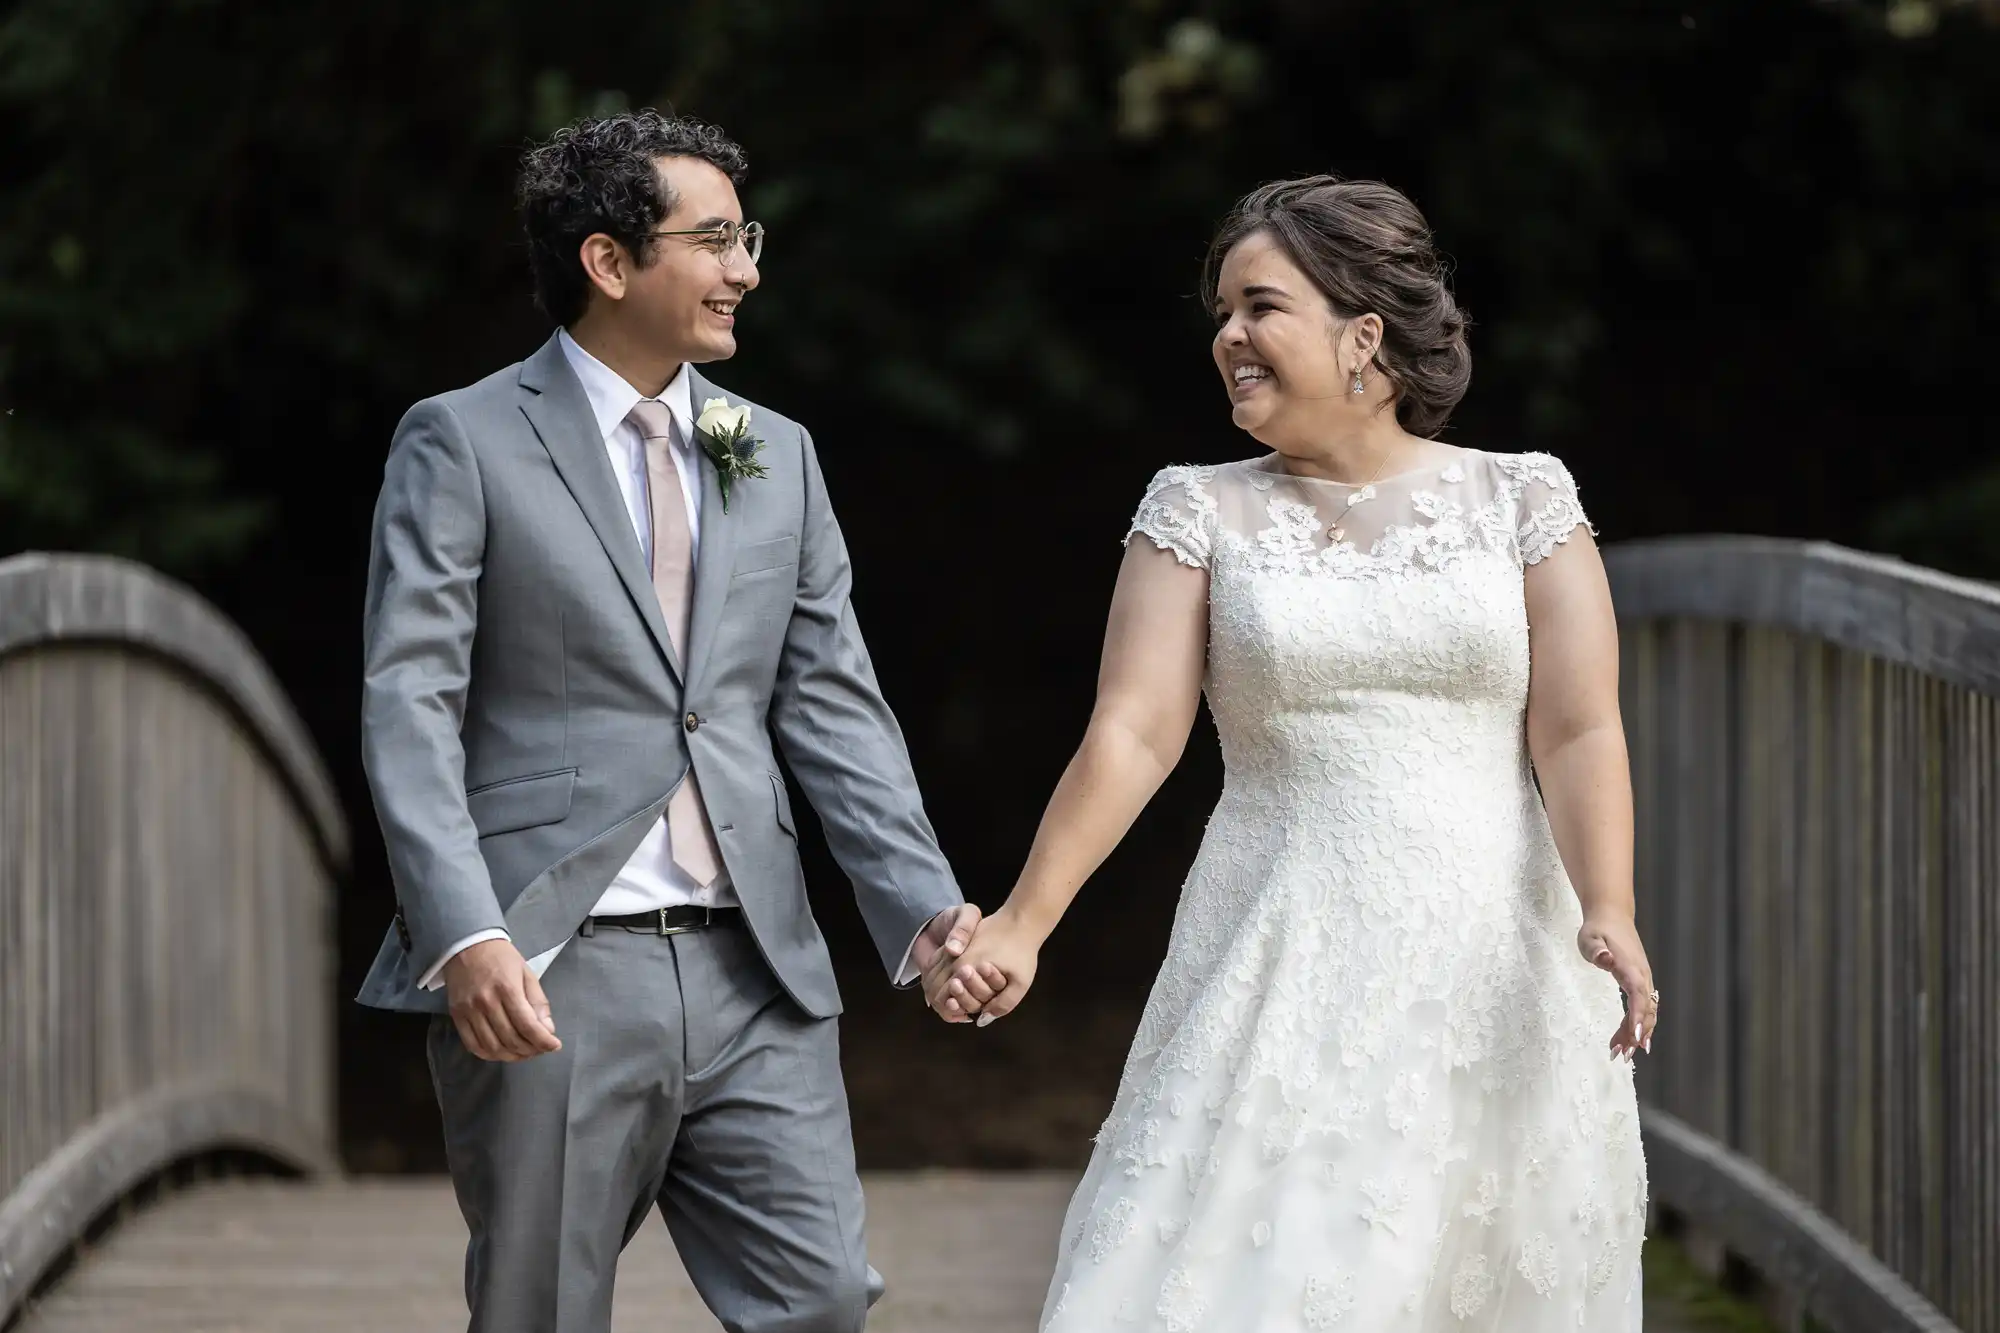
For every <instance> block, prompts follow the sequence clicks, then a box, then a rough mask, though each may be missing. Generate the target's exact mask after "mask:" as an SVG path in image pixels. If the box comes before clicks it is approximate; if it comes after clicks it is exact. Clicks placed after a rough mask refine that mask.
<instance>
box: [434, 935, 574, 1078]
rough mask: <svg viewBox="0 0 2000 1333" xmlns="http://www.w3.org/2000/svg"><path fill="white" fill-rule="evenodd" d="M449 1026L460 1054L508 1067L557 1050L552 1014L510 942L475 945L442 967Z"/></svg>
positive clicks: (557, 1044) (557, 1043)
mask: <svg viewBox="0 0 2000 1333" xmlns="http://www.w3.org/2000/svg"><path fill="white" fill-rule="evenodd" d="M444 986H445V994H446V995H447V996H448V997H449V998H450V1001H451V1021H452V1023H453V1024H454V1025H456V1026H457V1028H458V1039H459V1040H460V1041H461V1042H463V1043H465V1049H466V1050H468V1051H471V1052H472V1053H473V1054H474V1055H476V1056H478V1057H479V1058H480V1059H482V1060H498V1061H501V1062H502V1063H506V1064H511V1063H513V1062H514V1061H516V1060H532V1059H533V1058H534V1057H536V1056H538V1055H541V1054H542V1053H544V1052H546V1051H559V1050H561V1049H562V1043H561V1042H559V1041H557V1040H556V1020H555V1014H554V1013H553V1012H552V1011H551V1010H550V1009H549V1000H548V997H547V996H546V995H544V994H542V983H541V982H540V981H539V980H538V979H537V978H536V976H535V974H534V973H533V972H531V971H529V970H528V960H527V959H525V958H523V957H521V951H520V950H519V949H516V948H515V947H514V942H513V941H512V940H481V941H480V942H479V943H478V944H474V945H472V946H470V947H469V948H465V949H461V950H460V951H459V952H458V953H456V954H454V955H453V956H452V958H451V961H449V962H447V963H446V964H445V965H444Z"/></svg>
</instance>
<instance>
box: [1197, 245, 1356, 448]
mask: <svg viewBox="0 0 2000 1333" xmlns="http://www.w3.org/2000/svg"><path fill="white" fill-rule="evenodd" d="M1213 299H1214V302H1215V319H1216V326H1217V327H1216V331H1215V343H1214V347H1213V350H1214V353H1215V367H1216V369H1217V370H1219V371H1221V372H1222V382H1223V385H1224V387H1225V388H1226V389H1227V390H1228V392H1229V402H1230V408H1231V411H1230V416H1231V418H1232V419H1233V420H1234V421H1235V422H1236V424H1237V426H1238V427H1240V428H1241V429H1243V430H1246V431H1248V432H1249V433H1250V434H1251V435H1253V436H1255V437H1256V438H1257V439H1258V440H1259V441H1261V442H1262V443H1264V444H1267V445H1271V446H1273V447H1276V445H1277V443H1278V441H1279V440H1282V439H1287V438H1290V437H1293V436H1297V435H1300V434H1301V433H1307V434H1309V433H1310V432H1311V429H1312V423H1313V422H1314V420H1315V419H1323V414H1324V413H1325V411H1326V410H1327V408H1328V406H1329V400H1331V403H1332V404H1333V405H1340V404H1343V403H1344V401H1345V399H1346V396H1347V390H1348V382H1349V380H1350V379H1351V378H1352V372H1351V371H1350V370H1348V369H1347V367H1346V366H1345V365H1344V364H1343V362H1342V356H1343V354H1344V351H1345V347H1346V343H1347V341H1348V337H1347V333H1346V331H1345V330H1344V329H1343V328H1342V327H1341V321H1340V320H1339V319H1337V318H1336V316H1335V315H1334V312H1333V308H1332V307H1331V306H1330V305H1329V304H1328V302H1327V299H1326V297H1325V296H1324V295H1322V294H1321V292H1320V290H1319V288H1318V287H1316V286H1314V285H1313V281H1312V279H1311V278H1309V277H1307V276H1306V274H1305V272H1304V270H1302V269H1300V268H1299V266H1298V265H1297V264H1295V263H1293V262H1292V257H1291V256H1290V255H1288V254H1286V253H1285V250H1284V247H1283V246H1281V245H1279V244H1278V243H1277V242H1276V241H1275V240H1273V239H1272V237H1271V235H1270V233H1268V232H1261V231H1259V232H1252V233H1251V234H1250V235H1248V236H1246V237H1244V238H1243V239H1242V240H1240V241H1238V242H1237V243H1236V244H1235V245H1233V246H1231V247H1230V249H1229V253H1228V254H1226V255H1224V256H1223V259H1222V267H1221V271H1220V274H1219V276H1218V277H1217V280H1216V284H1215V292H1214V293H1213Z"/></svg>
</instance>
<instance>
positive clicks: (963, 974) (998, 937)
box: [924, 907, 1042, 1027]
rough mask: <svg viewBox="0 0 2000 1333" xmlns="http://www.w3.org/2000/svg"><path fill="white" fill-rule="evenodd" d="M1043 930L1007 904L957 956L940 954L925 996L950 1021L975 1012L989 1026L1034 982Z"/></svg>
mask: <svg viewBox="0 0 2000 1333" xmlns="http://www.w3.org/2000/svg"><path fill="white" fill-rule="evenodd" d="M1041 951H1042V936H1041V935H1040V934H1039V933H1038V932H1036V931H1034V930H1031V929H1029V928H1028V927H1027V926H1026V925H1025V924H1024V923H1023V922H1022V921H1021V919H1020V918H1019V917H1018V916H1017V915H1015V914H1014V913H1012V912H1010V911H1009V910H1008V909H1007V908H1005V907H1003V908H1001V909H1000V910H999V911H997V912H995V913H994V914H993V915H992V916H989V917H987V918H986V919H985V920H984V921H982V922H981V923H980V924H979V933H978V934H976V935H974V936H973V937H972V943H971V944H970V945H968V946H967V947H966V950H965V952H964V953H962V954H960V955H959V956H958V957H956V958H952V957H950V956H947V955H940V956H939V957H938V958H937V959H936V960H935V961H934V962H933V963H932V965H931V969H930V971H929V972H928V973H926V974H925V976H924V1001H925V1003H927V1004H929V1005H930V1007H931V1008H933V1009H935V1010H937V1012H938V1013H939V1014H940V1015H942V1016H943V1017H944V1018H945V1019H946V1020H947V1021H950V1022H956V1023H963V1022H967V1021H968V1020H970V1019H971V1018H973V1017H974V1016H977V1018H978V1020H979V1026H980V1027H985V1026H986V1025H987V1024H988V1023H991V1022H992V1021H993V1020H995V1019H997V1018H1004V1017H1005V1016H1006V1015H1008V1014H1009V1013H1012V1012H1013V1010H1014V1008H1015V1006H1017V1005H1018V1004H1020V1003H1021V1000H1022V998H1023V997H1024V996H1026V995H1027V993H1028V988H1029V987H1030V986H1032V985H1034V984H1035V968H1036V965H1037V962H1038V960H1039V958H1040V955H1041Z"/></svg>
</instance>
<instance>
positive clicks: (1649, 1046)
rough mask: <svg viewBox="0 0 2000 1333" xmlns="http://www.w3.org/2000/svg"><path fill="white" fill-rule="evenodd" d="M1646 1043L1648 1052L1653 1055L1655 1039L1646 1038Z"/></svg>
mask: <svg viewBox="0 0 2000 1333" xmlns="http://www.w3.org/2000/svg"><path fill="white" fill-rule="evenodd" d="M1644 1045H1645V1048H1646V1054H1648V1055H1651V1054H1652V1053H1653V1039H1652V1038H1651V1037H1648V1038H1646V1040H1645V1042H1644Z"/></svg>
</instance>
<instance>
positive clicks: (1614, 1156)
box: [926, 176, 1658, 1333]
mask: <svg viewBox="0 0 2000 1333" xmlns="http://www.w3.org/2000/svg"><path fill="white" fill-rule="evenodd" d="M1203 287H1204V290H1205V291H1207V292H1208V293H1209V294H1210V295H1211V297H1212V299H1213V301H1214V309H1215V318H1216V325H1217V331H1216V335H1215V344H1214V354H1215V364H1216V369H1217V370H1218V372H1220V374H1221V376H1222V381H1223V386H1224V388H1225V389H1226V390H1227V391H1228V394H1229V400H1230V405H1231V414H1232V417H1233V419H1234V421H1235V423H1236V425H1237V426H1238V427H1240V428H1241V429H1243V430H1245V431H1247V432H1249V433H1250V434H1251V435H1252V436H1253V437H1255V438H1256V440H1257V441H1258V443H1260V444H1262V445H1264V446H1265V447H1266V448H1267V449H1268V450H1270V452H1269V453H1265V454H1263V455H1261V456H1260V457H1257V458H1253V459H1249V460H1246V461H1243V462H1237V463H1228V464H1224V465H1222V466H1219V467H1173V468H1168V469H1166V470H1165V471H1163V472H1161V473H1160V474H1159V475H1158V476H1156V477H1155V478H1154V479H1153V482H1152V485H1151V486H1149V487H1148V488H1147V490H1146V494H1145V499H1144V501H1143V502H1142V503H1141V504H1140V506H1139V510H1138V514H1137V516H1136V517H1135V518H1134V520H1133V523H1132V529H1131V532H1130V533H1129V534H1128V536H1127V547H1126V555H1125V562H1124V565H1123V567H1122V569H1121V571H1120V573H1119V578H1118V585H1117V590H1116V592H1115V593H1114V594H1113V597H1112V603H1111V614H1110V624H1109V628H1108V632H1107V634H1106V642H1105V647H1104V657H1103V664H1102V668H1101V673H1100V678H1099V684H1098V696H1097V704H1096V708H1095V711H1094V712H1093V714H1092V717H1091V720H1090V725H1089V728H1088V729H1087V731H1086V732H1085V735H1084V738H1083V743H1082V745H1081V747H1080V748H1079V749H1078V751H1077V753H1076V757H1075V758H1074V759H1073V760H1072V761H1071V763H1070V765H1069V768H1068V769H1067V771H1066V772H1065V773H1064V774H1063V777H1062V780H1061V782H1060V783H1059V784H1058V786H1057V787H1056V791H1055V794H1054V796H1053V797H1052V798H1051V799H1050V801H1049V805H1048V809H1047V812H1046V814H1045V815H1044V816H1043V819H1042V825H1041V829H1040V831H1039V833H1038V834H1037V836H1036V838H1035V843H1034V847H1033V850H1032V852H1031V853H1030V855H1029V857H1028V862H1027V865H1026V868H1025V869H1024V870H1023V871H1022V873H1021V876H1020V879H1019V881H1018V882H1017V884H1016V886H1015V888H1014V890H1013V892H1012V894H1011V895H1010V896H1009V898H1008V900H1007V903H1006V905H1005V906H1004V907H1003V908H1002V909H1001V910H1000V911H999V912H996V913H995V914H994V915H993V916H992V917H991V918H990V919H989V920H988V921H987V922H986V923H985V925H984V927H983V928H982V929H981V931H980V932H979V934H978V936H977V938H976V939H975V940H974V941H973V943H972V945H971V947H970V948H969V949H968V950H967V951H966V953H965V955H964V956H963V957H961V958H956V959H953V958H946V959H944V960H942V961H941V962H940V963H939V964H938V965H937V966H936V967H935V968H934V969H933V971H932V972H931V973H930V975H929V976H928V977H927V978H926V995H927V998H929V999H930V1001H931V1002H932V1004H933V1005H934V1006H935V1007H937V1008H938V1009H939V1010H940V1011H941V1012H943V1013H945V1014H946V1016H947V1017H953V1018H957V1019H959V1020H960V1021H965V1020H968V1019H970V1018H972V1017H973V1016H975V1015H977V1018H978V1021H979V1022H980V1023H982V1024H984V1023H988V1022H991V1021H993V1019H995V1018H997V1017H999V1016H1000V1015H1003V1014H1005V1013H1007V1012H1009V1011H1010V1010H1011V1009H1013V1008H1014V1007H1015V1006H1016V1005H1017V1004H1019V1003H1020V1001H1021V999H1022V997H1023V996H1024V995H1025V994H1026V993H1027V991H1028V988H1029V987H1030V985H1031V984H1032V983H1033V981H1034V976H1035V965H1036V956H1037V952H1038V950H1039V948H1040V946H1041V944H1042V941H1043V940H1044V939H1046V938H1047V936H1048V934H1049V932H1050V931H1051V930H1053V929H1054V928H1055V925H1056V923H1057V921H1058V920H1059V919H1060V918H1061V916H1062V913H1063V911H1064V909H1065V908H1066V907H1067V906H1068V905H1069V903H1070V901H1071V900H1072V899H1073V898H1074V896H1075V895H1076V892H1077V890H1078V889H1079V887H1080V886H1081V885H1082V883H1083V881H1084V879H1085V878H1086V877H1088V876H1089V874H1090V873H1091V872H1092V871H1093V870H1094V869H1095V868H1096V867H1097V866H1098V864H1099V863H1100V862H1101V861H1102V860H1103V858H1104V857H1105V856H1106V855H1107V854H1108V853H1109V852H1110V851H1111V849H1112V847H1113V846H1114V845H1115V844H1116V843H1117V842H1118V840H1119V839H1120V838H1121V837H1122V836H1123V835H1124V833H1125V831H1126V829H1127V828H1128V827H1129V826H1130V825H1131V822H1132V820H1133V819H1134V818H1135V817H1136V816H1137V814H1138V813H1139V811H1140V809H1141V808H1142V807H1143V806H1144V805H1145V803H1146V802H1147V801H1148V800H1149V799H1150V798H1151V797H1152V794H1153V792H1154V791H1155V790H1156V789H1157V788H1158V786H1159V784H1160V782H1161V781H1162V780H1163V779H1164V778H1165V777H1166V775H1167V773H1168V772H1169V771H1170V770H1171V769H1172V768H1173V766H1174V764H1175V763H1176V762H1177V761H1178V760H1179V758H1180V754H1181V750H1182V747H1183V746H1184V745H1185V743H1186V740H1187V736H1188V732H1189V729H1190V728H1191V726H1192V725H1193V722H1194V717H1195V709H1196V704H1197V701H1198V699H1199V696H1200V695H1201V694H1202V692H1203V691H1206V693H1207V697H1208V702H1209V707H1210V709H1211V710H1212V711H1213V713H1214V716H1215V721H1216V727H1217V730H1218V731H1219V732H1220V734H1221V740H1222V752H1223V759H1224V765H1225V772H1226V776H1225V778H1224V781H1223V788H1222V796H1221V799H1220V801H1219V802H1218V804H1217V806H1216V809H1215V813H1214V816H1213V817H1212V818H1211V820H1210V821H1209V824H1208V828H1207V833H1206V835H1205V836H1204V838H1203V840H1202V845H1201V851H1200V853H1199V855H1198V856H1197V857H1196V860H1195V863H1194V867H1193V869H1192V870H1191V871H1190V872H1189V875H1188V879H1187V882H1186V885H1185V886H1184V888H1183V889H1182V893H1181V899H1180V905H1179V909H1178V913H1177V915H1176V918H1175V922H1174V928H1173V935H1172V941H1171V944H1170V945H1169V947H1168V951H1167V956H1166V960H1165V962H1164V964H1163V966H1162V967H1161V970H1160V974H1159V978H1158V980H1157V981H1156V983H1155V984H1154V987H1153V991H1152V994H1151V996H1150V998H1149V1000H1148V1003H1147V1006H1146V1010H1145V1016H1144V1018H1143V1019H1142V1020H1141V1023H1140V1027H1139V1031H1138V1035H1137V1037H1136V1038H1135V1039H1134V1041H1133V1045H1132V1051H1131V1054H1130V1056H1129V1058H1128V1060H1127V1062H1126V1065H1125V1071H1124V1075H1123V1078H1122V1080H1121V1083H1120V1086H1119V1090H1118V1095H1117V1099H1116V1102H1115V1104H1114V1105H1113V1107H1112V1110H1111V1114H1110V1117H1109V1118H1108V1119H1107V1120H1106V1121H1105V1123H1104V1127H1103V1130H1102V1132H1101V1133H1100V1134H1099V1136H1098V1139H1097V1146H1096V1150H1095V1153H1094V1155H1093V1156H1092V1159H1091V1162H1090V1166H1089V1168H1088V1170H1087V1171H1086V1173H1085V1175H1084V1177H1083V1181H1082V1184H1081V1185H1080V1186H1079V1188H1078V1190H1077V1192H1076V1197H1075V1199H1074V1201H1073V1202H1072V1203H1071V1205H1070V1209H1069V1214H1068V1217H1067V1219H1066V1221H1065V1223H1064V1227H1063V1241H1062V1250H1061V1255H1060V1258H1059V1260H1058V1263H1057V1267H1056V1273H1055V1279H1054V1281H1053V1283H1052V1284H1051V1287H1050V1292H1049V1299H1048V1303H1047V1306H1046V1307H1045V1309H1044V1311H1043V1315H1042V1327H1043V1328H1044V1329H1047V1330H1063V1331H1065V1333H1066V1331H1068V1330H1077V1331H1078V1333H1107V1331H1109V1330H1117V1329H1121V1328H1132V1329H1136V1330H1164V1333H1195V1331H1196V1330H1219V1331H1226V1333H1251V1331H1252V1330H1257V1331H1263V1330H1270V1331H1272V1333H1275V1331H1277V1330H1296V1329H1359V1330H1368V1331H1369V1333H1384V1331H1385V1330H1404V1331H1407V1333H1415V1331H1416V1330H1426V1331H1429V1330H1445V1329H1451V1330H1460V1329H1465V1330H1485V1331H1487V1333H1501V1331H1505V1333H1525V1331H1527V1330H1537V1331H1539V1330H1554V1329H1564V1330H1571V1329H1586V1330H1591V1331H1592V1333H1597V1331H1601V1330H1636V1329H1638V1328H1639V1327H1640V1317H1641V1314H1640V1296H1639V1249H1640V1244H1641V1241H1642V1239H1643V1229H1644V1223H1645V1199H1646V1177H1645V1163H1644V1160H1643V1158H1642V1156H1641V1154H1640V1147H1639V1121H1638V1113H1637V1108H1636V1106H1635V1104H1634V1100H1633V1094H1632V1068H1631V1061H1632V1058H1633V1056H1634V1054H1635V1053H1636V1052H1639V1051H1643V1050H1646V1049H1647V1048H1648V1047H1649V1045H1650V1043H1651V1041H1652V1035H1653V1022H1654V1014H1655V1011H1656V1008H1657V1003H1658V996H1657V994H1656V993H1654V991H1653V989H1652V974H1651V970H1650V968H1649V966H1648V964H1647V961H1646V953H1645V949H1644V948H1643V946H1642V945H1641V944H1640V942H1639V936H1638V932H1637V931H1636V930H1635V928H1634V926H1633V920H1632V883H1631V875H1632V812H1631V791H1630V786H1629V780H1628V775H1627V770H1626V755H1625V742H1624V735H1623V732H1622V730H1621V727H1620V722H1619V716H1618V695H1617V674H1618V645H1617V632H1616V628H1615V625H1614V622H1613V618H1612V609H1611V601H1610V596H1609V592H1608V590H1607V587H1606V583H1605V577H1604V570H1603V565H1602V563H1601V562H1600V560H1599V557H1598V553H1597V549H1596V546H1595V544H1594V543H1593V542H1592V540H1591V537H1590V532H1589V528H1588V525H1587V523H1586V522H1585V519H1584V516H1583V511H1582V510H1581V509H1580V508H1579V506H1578V503H1577V497H1576V489H1575V486H1574V483H1573V482H1572V481H1571V479H1570V475H1569V473H1568V472H1567V471H1566V470H1565V469H1564V468H1563V466H1562V464H1561V463H1559V462H1557V461H1556V460H1555V459H1554V458H1551V457H1549V456H1548V455H1546V454H1496V453H1487V452H1485V451H1483V450H1478V449H1469V448H1459V447H1453V446H1451V445H1447V444H1443V443H1440V442H1439V441H1437V440H1436V439H1435V438H1433V437H1435V436H1436V434H1437V433H1438V431H1439V430H1440V429H1441V428H1442V427H1443V425H1444V423H1445V419H1446V417H1447V416H1448V415H1449V413H1450V411H1451V409H1452V407H1453V406H1454V405H1455V404H1456V403H1457V401H1458V400H1459V398H1460V397H1461V396H1462V395H1463V394H1464V391H1465V387H1466V383H1467V381H1468V379H1469V378H1470V375H1471V363H1470V357H1469V354H1468V352H1467V350H1466V342H1465V325H1466V321H1465V317H1464V315H1463V314H1462V313H1461V312H1460V311H1459V309H1458V308H1457V306H1456V305H1455V304H1454V302H1453V299H1452V296H1451V293H1450V291H1449V290H1448V289H1447V287H1446V284H1445V280H1444V274H1443V272H1442V270H1441V268H1440V265H1439V261H1438V257H1437V254H1436V252H1435V251H1434V249H1433V248H1432V244H1431V239H1430V235H1429V231H1428V228H1427V227H1426V225H1425V223H1424V220H1423V218H1422V216H1421V215H1420V214H1419V213H1418V212H1417V210H1416V208H1415V207H1414V206H1413V205H1412V204H1411V203H1410V202H1409V200H1407V199H1406V198H1404V197H1403V196H1402V195H1401V194H1398V193H1397V192H1396V191H1394V190H1391V189H1389V188H1388V187H1386V186H1383V185H1379V184H1373V183H1368V182H1359V181H1345V180H1340V179H1337V178H1334V177H1329V176H1317V177H1312V178H1308V179H1304V180H1296V181H1287V182H1282V183H1279V184H1274V185H1268V186H1265V187H1264V188H1262V189H1259V190H1257V191H1256V192H1254V193H1252V194H1251V195H1249V196H1248V197H1246V198H1245V199H1243V200H1242V201H1241V203H1240V204H1238V206H1237V208H1236V209H1235V211H1234V212H1232V213H1231V214H1230V216H1229V217H1228V218H1227V219H1226V220H1225V221H1224V223H1223V225H1222V227H1221V230H1220V233H1219V234H1218V235H1217V237H1216V239H1215V242H1214V244H1213V247H1212V248H1211V251H1210V257H1209V262H1208V266H1207V272H1206V274H1205V276H1204V281H1203ZM1133 538H1138V539H1139V540H1133ZM1621 989H1622V997H1621ZM1621 998H1622V1001H1623V1007H1622V1009H1621ZM1607 1037H1608V1038H1609V1041H1608V1045H1607V1042H1606V1038H1607Z"/></svg>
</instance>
